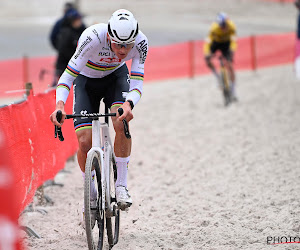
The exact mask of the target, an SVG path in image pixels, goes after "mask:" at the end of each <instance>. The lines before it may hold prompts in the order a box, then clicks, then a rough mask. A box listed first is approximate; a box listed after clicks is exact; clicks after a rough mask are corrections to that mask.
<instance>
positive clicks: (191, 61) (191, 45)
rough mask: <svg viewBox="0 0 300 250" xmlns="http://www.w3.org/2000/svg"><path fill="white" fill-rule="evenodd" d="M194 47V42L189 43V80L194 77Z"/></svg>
mask: <svg viewBox="0 0 300 250" xmlns="http://www.w3.org/2000/svg"><path fill="white" fill-rule="evenodd" d="M194 58H195V46H194V41H189V65H190V68H189V71H190V72H189V75H190V78H194V77H195V59H194Z"/></svg>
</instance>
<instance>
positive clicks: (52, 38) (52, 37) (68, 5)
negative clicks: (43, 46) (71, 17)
mask: <svg viewBox="0 0 300 250" xmlns="http://www.w3.org/2000/svg"><path fill="white" fill-rule="evenodd" d="M70 9H75V6H74V4H72V3H66V4H65V6H64V15H63V17H61V18H60V19H58V20H57V21H56V22H55V24H54V26H53V28H52V30H51V32H50V42H51V44H52V46H53V48H54V49H56V50H57V45H56V39H57V35H58V33H59V31H60V28H61V25H62V23H63V21H64V19H65V16H66V13H67V12H68V10H70Z"/></svg>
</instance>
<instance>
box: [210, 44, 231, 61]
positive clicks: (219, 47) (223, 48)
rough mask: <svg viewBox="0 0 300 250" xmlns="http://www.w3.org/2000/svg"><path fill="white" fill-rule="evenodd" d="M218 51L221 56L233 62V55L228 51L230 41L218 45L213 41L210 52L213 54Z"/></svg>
mask: <svg viewBox="0 0 300 250" xmlns="http://www.w3.org/2000/svg"><path fill="white" fill-rule="evenodd" d="M218 50H220V51H221V52H222V55H223V56H224V57H225V58H226V59H227V60H228V61H230V62H232V61H233V55H232V52H231V51H230V41H228V42H224V43H219V42H215V41H213V42H212V43H211V45H210V52H211V53H212V54H214V53H215V52H216V51H218Z"/></svg>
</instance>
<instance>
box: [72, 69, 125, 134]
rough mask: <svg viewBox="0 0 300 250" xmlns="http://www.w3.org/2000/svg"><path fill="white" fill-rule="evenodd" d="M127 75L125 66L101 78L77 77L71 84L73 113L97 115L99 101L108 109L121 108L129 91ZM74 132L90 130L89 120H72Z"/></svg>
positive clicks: (90, 120) (90, 122) (90, 123)
mask: <svg viewBox="0 0 300 250" xmlns="http://www.w3.org/2000/svg"><path fill="white" fill-rule="evenodd" d="M129 83H130V79H129V73H128V69H127V66H126V64H124V65H123V66H122V67H120V68H119V69H117V70H115V71H114V72H113V73H111V74H109V75H107V76H105V77H103V78H89V77H86V76H83V75H79V76H77V78H76V79H75V81H74V83H73V88H74V103H73V112H75V114H80V113H99V106H100V101H101V100H102V98H103V102H104V103H105V105H106V106H107V107H109V108H111V107H114V106H121V105H122V104H123V103H124V102H125V98H126V94H127V93H128V91H129ZM74 127H75V131H79V130H82V129H87V128H92V119H91V118H76V119H74Z"/></svg>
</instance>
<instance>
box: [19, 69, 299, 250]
mask: <svg viewBox="0 0 300 250" xmlns="http://www.w3.org/2000/svg"><path fill="white" fill-rule="evenodd" d="M238 83H239V86H238V97H239V99H240V101H239V102H238V103H237V104H235V105H232V106H230V107H228V108H224V107H223V101H222V97H221V93H220V91H219V89H218V88H217V87H216V81H215V79H214V78H213V77H211V76H205V77H199V78H195V79H181V80H172V81H167V82H162V83H156V84H149V85H146V86H145V91H144V92H145V93H144V96H143V98H142V100H141V102H140V103H139V105H137V106H136V108H135V110H134V115H135V119H134V121H133V122H132V135H133V152H132V158H131V163H130V168H129V181H128V182H129V190H130V192H131V194H132V197H133V201H134V203H133V206H132V207H131V208H130V210H129V212H128V213H126V212H123V213H122V217H121V231H120V240H119V243H118V245H116V246H115V247H114V249H122V250H123V249H147V250H148V249H268V248H267V247H268V245H267V237H269V236H273V237H274V236H277V237H278V236H280V237H281V236H299V234H300V221H299V218H300V208H299V205H300V204H299V198H300V197H299V192H298V191H299V188H300V184H299V177H300V168H299V167H300V156H299V155H300V136H299V135H300V128H299V122H300V114H299V104H300V95H299V90H300V86H299V82H297V81H296V80H295V78H294V74H293V69H292V67H291V66H290V65H287V66H281V67H276V68H269V69H263V70H259V71H257V72H239V73H238ZM66 170H67V171H70V172H69V173H67V174H59V175H58V176H57V181H58V182H61V183H63V184H64V185H65V186H64V187H63V188H60V187H56V186H55V187H47V188H46V189H45V192H46V193H47V194H48V195H49V196H50V197H51V198H52V199H53V200H54V202H55V203H54V205H53V206H47V207H45V209H46V210H47V211H48V214H46V215H42V214H40V213H37V212H34V213H26V214H24V215H23V216H22V224H24V225H28V226H31V227H32V228H33V229H34V230H36V232H38V233H39V235H40V236H41V237H42V238H41V239H34V238H33V237H31V238H27V239H26V243H27V244H28V246H29V249H32V250H33V249H36V250H37V249H49V250H50V249H70V250H71V249H72V250H74V249H86V248H87V244H86V239H85V232H84V230H83V229H82V228H81V227H80V226H79V223H80V215H79V212H80V211H81V207H82V200H83V188H82V177H81V174H80V171H79V168H78V166H77V163H76V161H75V162H74V161H73V162H72V161H70V162H68V163H67V164H66ZM269 247H270V246H269ZM272 247H274V246H272ZM298 247H299V246H298V244H294V245H293V244H289V245H288V246H281V248H280V249H298Z"/></svg>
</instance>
